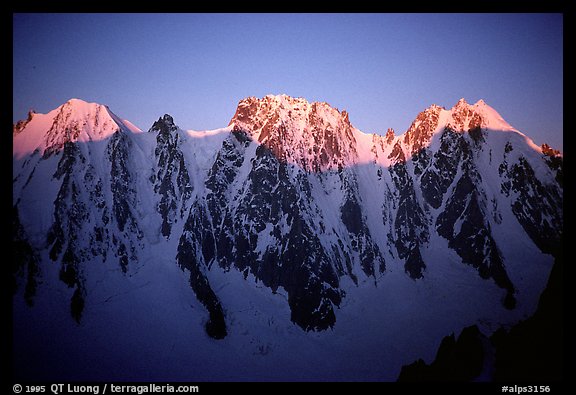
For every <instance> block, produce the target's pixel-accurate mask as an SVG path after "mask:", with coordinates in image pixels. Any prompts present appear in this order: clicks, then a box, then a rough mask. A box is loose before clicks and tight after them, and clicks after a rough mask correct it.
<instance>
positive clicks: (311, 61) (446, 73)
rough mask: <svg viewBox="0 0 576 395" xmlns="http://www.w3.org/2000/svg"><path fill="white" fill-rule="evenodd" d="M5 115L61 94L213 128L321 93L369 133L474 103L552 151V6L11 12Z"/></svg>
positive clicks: (555, 119) (557, 19) (559, 75)
mask: <svg viewBox="0 0 576 395" xmlns="http://www.w3.org/2000/svg"><path fill="white" fill-rule="evenodd" d="M13 21H14V25H13V29H14V52H13V62H14V74H13V82H14V91H13V105H14V110H13V121H14V122H16V121H17V120H19V119H24V118H26V114H27V112H28V110H29V109H31V108H34V109H35V110H36V111H38V112H43V113H45V112H48V111H50V110H52V109H54V108H56V107H57V106H59V105H61V104H62V103H64V102H65V101H67V100H68V99H70V98H73V97H76V98H80V99H83V100H86V101H94V102H98V103H102V104H107V105H108V106H109V107H110V109H111V110H112V111H113V112H115V113H116V114H117V115H119V116H120V117H122V118H125V119H128V120H130V121H131V122H133V123H134V124H136V125H137V126H139V127H140V128H141V129H143V130H148V129H149V128H150V126H151V125H152V123H153V121H154V120H156V119H157V118H158V117H159V116H161V115H163V114H164V113H169V114H171V115H172V116H173V117H174V119H175V121H176V123H177V124H178V125H179V126H180V127H182V128H183V129H196V130H203V129H215V128H219V127H224V126H226V125H227V124H228V122H229V120H230V118H231V117H232V116H233V114H234V111H235V109H236V105H237V103H238V101H239V100H241V99H242V98H245V97H247V96H256V97H263V96H265V95H267V94H280V93H285V94H288V95H291V96H297V97H304V98H306V99H308V100H309V101H326V102H328V103H330V104H331V105H332V106H334V107H337V108H338V109H340V110H344V109H345V110H347V111H348V112H349V113H350V121H351V122H352V123H353V124H354V126H356V127H357V128H358V129H360V130H362V131H364V132H369V133H381V134H382V133H385V131H386V129H387V128H388V127H392V128H394V129H395V130H396V133H397V134H399V133H403V132H404V131H405V130H406V129H407V128H408V127H409V126H410V123H411V122H412V121H413V120H414V118H415V117H416V115H417V114H418V113H419V112H420V111H422V110H424V109H425V108H427V107H428V106H430V105H431V104H438V105H440V106H444V107H446V108H450V107H452V106H453V105H454V104H455V103H456V102H457V101H458V99H459V98H461V97H464V98H465V99H466V100H467V101H468V102H469V103H474V102H476V101H477V100H479V99H484V100H485V101H486V102H487V103H488V104H489V105H491V106H492V107H494V108H495V109H496V110H497V111H498V112H500V114H501V115H502V116H503V118H504V119H506V120H507V121H508V122H509V123H510V124H511V125H512V126H514V127H516V128H517V129H519V130H520V131H522V132H523V133H525V134H527V135H528V136H529V137H531V138H532V139H533V140H534V141H535V143H536V144H539V145H540V144H542V143H543V142H547V143H549V144H550V145H552V146H553V147H555V148H560V149H562V148H563V133H562V131H563V120H562V117H563V58H562V57H563V18H562V15H561V14H133V15H132V14H15V15H14V17H13Z"/></svg>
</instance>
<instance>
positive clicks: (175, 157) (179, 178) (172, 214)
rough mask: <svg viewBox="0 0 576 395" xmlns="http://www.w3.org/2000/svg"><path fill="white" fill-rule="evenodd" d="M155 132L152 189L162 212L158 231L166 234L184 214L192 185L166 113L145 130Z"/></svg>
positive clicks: (176, 134) (172, 123) (166, 235)
mask: <svg viewBox="0 0 576 395" xmlns="http://www.w3.org/2000/svg"><path fill="white" fill-rule="evenodd" d="M150 132H156V133H158V136H157V137H156V142H157V145H156V149H155V150H154V154H155V156H156V160H157V163H156V170H155V172H154V174H153V175H152V182H153V184H154V192H156V193H157V194H159V195H160V196H161V198H160V202H159V203H158V207H157V209H158V212H159V213H160V215H161V216H162V227H161V233H162V235H163V236H164V237H166V238H168V237H170V234H171V232H172V225H173V224H174V223H175V222H177V221H178V220H179V219H182V218H184V216H185V213H186V210H185V209H186V206H187V204H186V203H187V201H188V200H189V199H190V197H191V196H192V192H193V190H194V187H193V186H192V184H191V180H190V175H189V173H188V169H187V167H186V163H185V161H184V154H183V153H182V150H181V139H182V137H181V134H179V133H178V127H177V126H176V125H174V120H173V119H172V117H171V116H170V115H167V114H166V115H164V117H162V118H160V119H158V121H156V122H155V123H154V125H153V126H152V128H151V129H150V130H149V133H150Z"/></svg>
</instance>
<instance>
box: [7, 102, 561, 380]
mask: <svg viewBox="0 0 576 395" xmlns="http://www.w3.org/2000/svg"><path fill="white" fill-rule="evenodd" d="M562 170H563V158H562V154H561V153H560V152H558V151H556V150H554V149H553V148H551V147H549V146H547V145H543V146H541V147H539V146H537V145H535V144H534V143H533V141H532V140H531V139H530V138H528V137H527V136H525V135H524V134H522V133H521V132H520V131H518V130H516V129H514V128H513V127H512V126H511V125H509V124H508V123H507V122H506V121H505V120H503V119H502V117H501V116H500V115H499V114H498V113H497V112H496V111H495V110H494V109H493V108H492V107H490V106H489V105H488V104H486V103H485V102H484V101H482V100H480V101H478V102H477V103H475V104H468V103H467V102H466V101H465V100H464V99H461V100H460V101H458V103H456V104H455V105H454V106H453V107H452V108H450V109H445V108H443V107H440V106H437V105H432V106H430V107H429V108H427V109H425V110H424V111H422V112H421V113H420V114H418V115H417V117H416V119H415V120H414V122H413V123H412V124H411V126H410V127H409V128H408V130H407V131H406V132H405V133H403V134H396V133H395V132H394V131H393V130H391V129H388V130H387V131H386V133H385V134H383V135H378V134H366V133H363V132H361V131H360V130H358V129H356V128H355V127H354V126H353V125H352V124H351V123H350V120H349V115H348V113H347V112H346V111H339V110H338V109H336V108H333V107H331V106H330V105H329V104H327V103H319V102H314V103H309V102H308V101H307V100H305V99H302V98H293V97H289V96H286V95H277V96H272V95H268V96H266V97H264V98H255V97H249V98H246V99H244V100H241V101H240V102H239V104H238V107H237V110H236V113H235V114H234V115H233V117H232V119H231V120H230V122H229V124H228V126H227V127H225V128H222V129H217V130H211V131H192V130H183V129H181V128H180V127H178V126H177V124H176V122H175V121H174V119H173V118H172V117H171V116H170V115H168V114H166V115H163V116H161V117H160V118H159V119H158V120H157V121H156V122H154V124H153V125H152V126H151V127H150V129H149V130H148V131H147V132H143V131H142V130H140V129H139V128H138V127H136V126H135V125H133V124H132V123H130V122H129V121H127V120H123V119H122V118H121V117H119V116H117V115H116V114H114V113H113V112H112V111H111V110H110V109H109V108H108V107H107V106H105V105H100V104H95V103H87V102H84V101H82V100H79V99H72V100H69V101H68V102H66V103H65V104H63V105H62V106H60V107H58V108H56V109H55V110H53V111H51V112H49V113H48V114H38V113H33V112H31V113H30V114H29V117H28V119H27V120H23V121H20V122H18V123H17V124H15V125H14V126H13V200H12V205H13V208H12V223H13V237H12V238H13V246H14V259H13V268H12V272H13V291H14V295H15V296H14V325H13V326H14V333H15V337H14V349H15V371H16V375H17V376H18V377H22V378H34V379H48V378H50V379H52V380H53V379H56V378H61V379H101V378H102V377H105V378H107V379H117V380H119V379H127V380H130V379H162V380H165V379H174V380H175V379H184V380H246V379H252V380H255V379H256V380H286V379H288V380H310V379H313V380H358V379H362V380H364V379H365V380H392V379H394V378H395V377H397V376H398V374H399V372H400V369H401V367H402V365H403V364H406V363H409V362H411V361H413V360H415V359H418V358H424V360H431V358H433V356H434V353H435V350H436V348H437V347H438V345H439V344H440V341H441V340H442V338H443V336H445V335H446V334H447V333H450V332H458V333H459V332H460V331H461V330H462V329H463V328H465V327H467V326H469V325H477V326H478V327H479V328H480V330H481V331H482V332H484V333H485V334H486V335H490V334H491V333H493V332H494V331H496V330H498V329H499V328H502V327H504V328H506V327H509V326H510V325H513V324H514V323H516V322H518V321H519V320H521V319H525V318H527V317H529V316H530V315H531V314H533V313H534V311H535V309H536V306H537V303H538V298H539V296H540V294H541V292H542V290H543V289H544V286H545V284H546V281H547V279H548V276H549V273H550V270H551V267H552V264H553V261H554V256H556V255H558V254H559V253H560V245H561V238H562V230H563V209H562V207H563V172H562ZM47 338H48V339H51V341H50V342H46V339H47ZM79 344H80V345H82V346H81V347H78V345H79ZM86 359H88V361H91V362H90V363H89V364H88V365H86V364H84V365H82V366H80V361H84V360H86Z"/></svg>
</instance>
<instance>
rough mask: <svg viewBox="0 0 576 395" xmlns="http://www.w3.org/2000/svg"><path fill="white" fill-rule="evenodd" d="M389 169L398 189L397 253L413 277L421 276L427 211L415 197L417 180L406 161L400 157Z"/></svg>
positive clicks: (426, 228)
mask: <svg viewBox="0 0 576 395" xmlns="http://www.w3.org/2000/svg"><path fill="white" fill-rule="evenodd" d="M392 153H394V151H392ZM389 170H390V175H391V176H392V180H393V181H394V185H395V187H396V190H397V191H398V211H397V214H396V218H395V234H394V236H395V245H396V250H397V251H398V256H399V257H400V258H401V259H405V264H404V270H405V271H406V273H408V274H409V275H410V277H412V278H413V279H418V278H422V277H423V276H424V269H425V268H426V264H425V263H424V261H423V260H422V256H421V254H420V245H421V244H422V243H426V242H427V241H428V238H429V231H428V224H427V222H426V218H425V214H424V211H423V210H422V207H421V206H420V205H419V203H418V201H417V199H416V194H415V192H414V183H413V181H412V178H411V177H410V175H409V173H408V171H407V167H406V164H405V163H404V162H403V161H402V160H399V161H398V162H397V163H396V164H394V165H393V166H392V167H390V169H389Z"/></svg>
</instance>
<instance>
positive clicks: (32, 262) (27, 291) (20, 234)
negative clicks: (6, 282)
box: [11, 206, 40, 306]
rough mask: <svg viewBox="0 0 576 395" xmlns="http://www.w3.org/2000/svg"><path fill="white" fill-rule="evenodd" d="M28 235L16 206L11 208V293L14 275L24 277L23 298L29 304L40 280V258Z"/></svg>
mask: <svg viewBox="0 0 576 395" xmlns="http://www.w3.org/2000/svg"><path fill="white" fill-rule="evenodd" d="M27 239H28V237H27V235H26V232H25V231H24V228H23V227H22V224H21V223H20V216H19V214H18V207H17V206H14V207H13V208H12V279H11V285H12V293H13V294H14V293H16V291H17V288H18V281H17V278H16V277H24V278H25V286H24V299H25V300H26V303H27V304H28V305H29V306H32V305H34V297H35V296H36V288H37V286H38V282H39V281H40V258H39V257H38V254H37V252H36V251H35V250H34V248H33V247H32V246H31V245H30V243H29V242H28V240H27Z"/></svg>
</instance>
